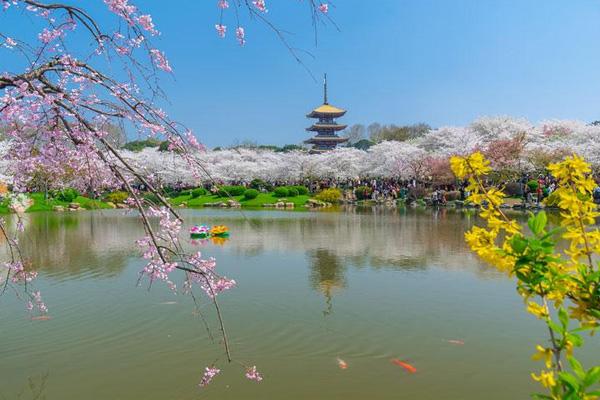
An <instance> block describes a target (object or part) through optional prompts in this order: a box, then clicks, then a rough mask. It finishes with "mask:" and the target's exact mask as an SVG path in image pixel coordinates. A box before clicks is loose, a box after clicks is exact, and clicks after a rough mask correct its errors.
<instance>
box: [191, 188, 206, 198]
mask: <svg viewBox="0 0 600 400" xmlns="http://www.w3.org/2000/svg"><path fill="white" fill-rule="evenodd" d="M206 193H207V192H206V189H204V188H197V189H193V190H191V191H190V196H191V197H192V199H195V198H197V197H200V196H204V195H205V194H206Z"/></svg>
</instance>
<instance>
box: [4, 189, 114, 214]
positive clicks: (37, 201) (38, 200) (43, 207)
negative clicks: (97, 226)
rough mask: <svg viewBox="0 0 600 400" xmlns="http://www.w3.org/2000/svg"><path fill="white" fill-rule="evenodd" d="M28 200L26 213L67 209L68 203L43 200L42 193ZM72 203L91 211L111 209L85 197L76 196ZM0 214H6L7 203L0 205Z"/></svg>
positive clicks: (31, 195) (32, 195) (30, 194)
mask: <svg viewBox="0 0 600 400" xmlns="http://www.w3.org/2000/svg"><path fill="white" fill-rule="evenodd" d="M28 196H29V198H31V199H32V200H33V205H32V206H31V207H29V208H28V209H27V212H36V211H52V209H53V208H54V206H63V207H65V208H66V207H67V206H68V205H69V203H67V202H65V201H60V200H56V199H48V200H44V194H43V193H29V194H28ZM73 203H78V204H79V205H80V206H81V207H82V208H85V209H88V210H93V209H99V208H111V207H110V206H109V205H108V204H106V203H103V202H101V201H98V200H92V199H88V198H87V197H83V196H77V197H76V198H75V200H74V201H73ZM0 213H8V207H7V201H4V202H2V204H0Z"/></svg>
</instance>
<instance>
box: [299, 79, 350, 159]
mask: <svg viewBox="0 0 600 400" xmlns="http://www.w3.org/2000/svg"><path fill="white" fill-rule="evenodd" d="M344 114H346V110H342V109H341V108H337V107H334V106H332V105H330V104H329V103H328V102H327V74H325V79H324V80H323V105H322V106H320V107H317V108H315V109H314V110H312V111H311V112H310V114H308V115H307V116H306V117H307V118H315V119H318V121H317V122H315V123H314V124H313V125H312V126H311V127H310V128H306V130H307V131H309V132H316V133H317V134H316V135H315V136H313V137H312V138H310V139H308V140H305V141H304V143H307V144H312V145H313V147H312V149H311V150H310V152H311V153H323V152H325V151H327V150H333V149H335V147H336V146H337V145H338V143H344V142H347V141H348V139H347V138H342V137H339V136H338V135H337V134H336V132H337V131H341V130H343V129H346V126H347V125H340V124H338V123H337V122H335V118H339V117H341V116H343V115H344Z"/></svg>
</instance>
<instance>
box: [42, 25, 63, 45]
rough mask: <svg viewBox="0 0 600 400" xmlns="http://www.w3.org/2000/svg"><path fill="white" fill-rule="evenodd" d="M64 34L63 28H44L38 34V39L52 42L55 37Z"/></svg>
mask: <svg viewBox="0 0 600 400" xmlns="http://www.w3.org/2000/svg"><path fill="white" fill-rule="evenodd" d="M62 34H63V31H61V30H58V29H48V28H44V30H43V31H42V32H41V33H40V34H38V39H40V41H41V42H42V43H50V42H51V41H53V40H54V39H56V38H58V37H60V36H62Z"/></svg>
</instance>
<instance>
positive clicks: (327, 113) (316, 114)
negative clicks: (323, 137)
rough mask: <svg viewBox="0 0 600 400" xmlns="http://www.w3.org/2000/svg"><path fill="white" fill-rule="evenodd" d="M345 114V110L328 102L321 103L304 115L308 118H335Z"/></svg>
mask: <svg viewBox="0 0 600 400" xmlns="http://www.w3.org/2000/svg"><path fill="white" fill-rule="evenodd" d="M344 114H346V110H342V109H341V108H337V107H334V106H332V105H330V104H327V103H325V104H323V105H322V106H320V107H317V108H315V109H314V110H312V111H311V112H310V113H309V114H307V115H306V116H307V117H308V118H321V117H332V118H337V117H341V116H342V115H344Z"/></svg>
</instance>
